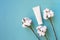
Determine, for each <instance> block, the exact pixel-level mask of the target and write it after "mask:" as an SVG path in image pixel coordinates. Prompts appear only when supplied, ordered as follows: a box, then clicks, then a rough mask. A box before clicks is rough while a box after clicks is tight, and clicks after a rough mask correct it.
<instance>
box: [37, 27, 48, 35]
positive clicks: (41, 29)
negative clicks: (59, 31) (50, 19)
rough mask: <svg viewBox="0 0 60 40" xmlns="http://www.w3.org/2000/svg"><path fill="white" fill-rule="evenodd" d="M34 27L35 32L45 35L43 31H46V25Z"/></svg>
mask: <svg viewBox="0 0 60 40" xmlns="http://www.w3.org/2000/svg"><path fill="white" fill-rule="evenodd" d="M36 29H37V33H38V34H39V36H45V33H46V31H47V27H46V26H38V27H37V28H36Z"/></svg>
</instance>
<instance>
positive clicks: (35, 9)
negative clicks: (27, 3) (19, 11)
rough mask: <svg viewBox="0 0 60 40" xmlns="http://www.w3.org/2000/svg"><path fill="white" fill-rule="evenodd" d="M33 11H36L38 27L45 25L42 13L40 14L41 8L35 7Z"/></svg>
mask: <svg viewBox="0 0 60 40" xmlns="http://www.w3.org/2000/svg"><path fill="white" fill-rule="evenodd" d="M33 11H34V14H35V16H36V19H37V22H38V25H41V24H43V22H42V17H41V12H40V7H39V6H36V7H33Z"/></svg>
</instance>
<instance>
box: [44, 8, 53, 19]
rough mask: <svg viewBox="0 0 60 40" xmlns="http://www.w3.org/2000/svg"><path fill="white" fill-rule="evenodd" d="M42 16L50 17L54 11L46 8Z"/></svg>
mask: <svg viewBox="0 0 60 40" xmlns="http://www.w3.org/2000/svg"><path fill="white" fill-rule="evenodd" d="M43 13H44V14H43V18H44V19H46V20H47V19H48V18H51V17H53V16H54V12H53V11H52V10H49V9H48V8H46V9H45V10H44V11H43Z"/></svg>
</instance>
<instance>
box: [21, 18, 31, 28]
mask: <svg viewBox="0 0 60 40" xmlns="http://www.w3.org/2000/svg"><path fill="white" fill-rule="evenodd" d="M31 24H32V20H31V19H30V18H28V17H25V18H23V19H22V26H23V27H24V28H26V27H29V26H31Z"/></svg>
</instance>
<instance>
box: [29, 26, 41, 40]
mask: <svg viewBox="0 0 60 40" xmlns="http://www.w3.org/2000/svg"><path fill="white" fill-rule="evenodd" d="M29 28H30V29H31V31H32V32H33V33H34V35H35V36H36V37H37V38H38V40H40V38H39V37H38V36H37V34H36V33H35V32H34V30H33V28H32V27H31V26H30V27H29Z"/></svg>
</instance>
